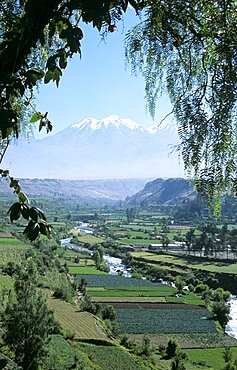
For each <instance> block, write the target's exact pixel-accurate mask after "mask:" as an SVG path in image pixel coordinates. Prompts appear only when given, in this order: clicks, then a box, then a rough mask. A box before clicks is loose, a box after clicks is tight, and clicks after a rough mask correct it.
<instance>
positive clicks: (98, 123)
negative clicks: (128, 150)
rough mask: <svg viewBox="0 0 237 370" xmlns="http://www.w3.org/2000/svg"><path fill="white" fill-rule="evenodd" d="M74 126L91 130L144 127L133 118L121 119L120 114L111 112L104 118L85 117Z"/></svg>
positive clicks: (73, 126)
mask: <svg viewBox="0 0 237 370" xmlns="http://www.w3.org/2000/svg"><path fill="white" fill-rule="evenodd" d="M71 127H72V128H75V129H79V130H83V129H90V130H91V131H95V130H99V129H101V128H109V127H113V128H116V129H120V128H123V127H127V128H128V129H130V130H135V129H142V127H141V126H140V125H138V124H137V123H136V122H134V121H132V120H131V119H128V118H126V119H121V118H119V117H118V116H116V115H114V114H111V115H110V116H108V117H105V118H103V119H100V120H98V119H95V118H91V117H88V118H85V119H83V120H81V121H80V122H78V123H75V124H73V125H72V126H71Z"/></svg>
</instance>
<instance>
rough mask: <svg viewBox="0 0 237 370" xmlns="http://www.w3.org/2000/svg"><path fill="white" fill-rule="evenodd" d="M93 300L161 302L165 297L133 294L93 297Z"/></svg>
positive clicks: (107, 301) (108, 301)
mask: <svg viewBox="0 0 237 370" xmlns="http://www.w3.org/2000/svg"><path fill="white" fill-rule="evenodd" d="M92 301H93V302H101V303H103V302H104V303H105V302H106V303H114V302H134V303H144V302H146V301H149V302H150V303H161V302H165V297H139V296H138V297H134V296H130V297H128V296H122V297H113V296H112V297H93V298H92Z"/></svg>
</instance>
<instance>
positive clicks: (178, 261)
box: [131, 252, 237, 274]
mask: <svg viewBox="0 0 237 370" xmlns="http://www.w3.org/2000/svg"><path fill="white" fill-rule="evenodd" d="M131 254H132V256H133V257H134V258H144V259H145V260H147V261H149V262H154V263H160V262H161V263H168V264H174V265H175V266H180V267H182V266H185V267H187V266H188V267H189V268H190V269H200V270H206V271H210V272H226V273H228V274H237V263H226V262H223V261H220V262H213V261H210V262H209V261H208V262H203V263H202V262H198V257H197V258H196V260H194V258H193V257H192V259H189V258H188V257H187V258H185V257H179V256H171V255H165V254H159V255H158V254H157V255H156V254H153V253H149V252H132V253H131Z"/></svg>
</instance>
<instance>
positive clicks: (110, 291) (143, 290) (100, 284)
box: [86, 275, 204, 305]
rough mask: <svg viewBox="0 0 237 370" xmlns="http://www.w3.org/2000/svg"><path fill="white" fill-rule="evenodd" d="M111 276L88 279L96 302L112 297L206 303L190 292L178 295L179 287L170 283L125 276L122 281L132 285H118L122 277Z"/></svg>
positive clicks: (113, 298)
mask: <svg viewBox="0 0 237 370" xmlns="http://www.w3.org/2000/svg"><path fill="white" fill-rule="evenodd" d="M107 276H108V275H107ZM111 278H112V277H111ZM111 278H110V277H109V276H108V280H107V279H106V278H105V279H103V278H101V277H99V279H98V280H94V278H92V279H91V278H89V279H88V288H87V290H88V293H89V294H90V296H91V297H92V300H94V301H96V302H109V300H110V299H111V302H112V301H114V302H115V301H118V302H126V301H127V302H131V301H132V302H169V303H177V304H178V303H181V304H196V305H204V302H203V300H202V299H201V297H199V296H197V295H196V294H193V293H190V292H189V293H186V294H185V295H182V296H179V297H177V296H176V293H177V289H176V288H173V287H171V286H168V285H162V284H160V283H157V284H155V283H151V282H149V281H146V280H140V279H128V278H124V279H126V280H125V281H124V280H121V283H122V284H125V283H126V284H128V283H130V284H131V285H127V286H119V285H118V286H116V285H117V284H118V283H120V277H117V279H116V277H113V279H111ZM90 279H91V280H90ZM86 280H87V277H86ZM111 282H113V284H112V285H109V284H108V283H110V284H111ZM92 283H93V285H92ZM141 283H148V285H144V286H143V285H140V286H139V285H136V284H141ZM96 284H97V285H96ZM133 284H134V285H133Z"/></svg>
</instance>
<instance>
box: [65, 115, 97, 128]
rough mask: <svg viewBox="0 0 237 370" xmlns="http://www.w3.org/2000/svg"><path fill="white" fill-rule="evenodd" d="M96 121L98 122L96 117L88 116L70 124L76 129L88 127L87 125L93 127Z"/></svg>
mask: <svg viewBox="0 0 237 370" xmlns="http://www.w3.org/2000/svg"><path fill="white" fill-rule="evenodd" d="M97 122H98V120H97V119H95V118H91V117H88V118H84V119H82V120H81V121H80V122H78V123H74V124H73V125H71V127H72V128H76V129H83V128H85V127H88V126H90V127H93V126H95V125H96V124H97Z"/></svg>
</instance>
